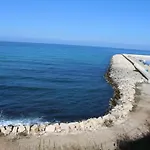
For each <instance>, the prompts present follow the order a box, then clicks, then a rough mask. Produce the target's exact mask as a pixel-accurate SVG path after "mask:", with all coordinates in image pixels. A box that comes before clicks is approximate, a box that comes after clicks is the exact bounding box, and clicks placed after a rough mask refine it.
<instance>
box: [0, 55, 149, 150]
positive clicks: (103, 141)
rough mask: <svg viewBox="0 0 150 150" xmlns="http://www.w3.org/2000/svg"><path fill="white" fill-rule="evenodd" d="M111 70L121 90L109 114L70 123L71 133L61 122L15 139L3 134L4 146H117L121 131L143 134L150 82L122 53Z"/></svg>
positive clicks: (110, 76) (114, 58)
mask: <svg viewBox="0 0 150 150" xmlns="http://www.w3.org/2000/svg"><path fill="white" fill-rule="evenodd" d="M109 71H110V72H109V78H110V79H111V81H113V82H112V83H111V84H112V85H113V87H114V88H115V90H119V94H120V96H119V97H116V96H114V99H113V101H115V103H116V104H117V105H116V106H115V107H113V108H112V109H111V110H110V112H109V113H108V114H107V115H105V116H104V117H99V118H92V119H88V120H86V121H83V122H79V123H78V122H77V123H76V124H78V125H79V126H78V127H77V125H76V127H75V125H74V124H69V125H68V126H70V125H72V128H69V132H68V133H66V132H61V125H59V126H58V125H57V130H56V132H51V133H50V132H46V133H45V132H44V134H43V135H40V134H36V136H27V137H24V138H23V137H22V138H20V139H17V140H15V141H13V142H11V140H10V141H9V142H8V139H10V138H11V136H10V137H7V139H6V138H1V141H0V143H1V145H2V146H3V149H4V148H5V147H6V148H5V149H7V150H9V149H10V150H11V149H16V150H17V149H19V148H20V149H22V150H24V149H38V148H39V145H40V146H41V147H43V145H44V147H47V146H48V147H54V145H56V146H57V147H59V146H62V145H78V146H79V145H80V146H81V147H84V146H86V147H90V146H91V145H93V144H94V145H95V144H97V145H99V146H100V147H101V146H102V147H103V148H104V149H108V148H109V149H114V148H115V146H114V143H115V142H116V139H118V136H119V135H121V134H124V133H127V134H128V135H130V136H137V135H139V134H141V131H142V132H143V131H145V130H146V126H145V121H146V120H148V119H149V110H150V107H149V101H148V99H149V98H150V94H149V93H148V90H147V89H148V88H150V85H149V84H137V83H143V82H146V81H147V80H146V79H145V78H144V77H143V76H142V75H141V74H140V73H139V72H137V71H136V70H135V68H134V66H133V65H132V64H131V63H130V62H129V61H128V60H126V59H125V58H124V57H123V56H122V55H115V56H113V58H112V60H111V66H110V69H109ZM139 91H141V92H139ZM135 93H136V94H135ZM133 106H134V109H133ZM135 106H136V107H135ZM132 110H133V111H132ZM129 112H130V113H129ZM81 125H82V126H81ZM55 129H56V128H55ZM67 130H68V128H67ZM57 131H59V132H57Z"/></svg>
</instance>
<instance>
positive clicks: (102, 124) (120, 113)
mask: <svg viewBox="0 0 150 150" xmlns="http://www.w3.org/2000/svg"><path fill="white" fill-rule="evenodd" d="M107 76H108V80H109V82H111V85H113V88H114V91H115V92H114V97H113V100H112V101H115V104H116V105H115V106H114V107H112V108H111V110H110V111H109V112H108V113H107V115H105V116H102V117H99V118H91V119H88V120H85V121H81V122H72V123H59V124H58V123H55V124H50V123H43V124H34V125H18V126H13V125H9V126H0V133H1V135H5V136H6V135H13V136H16V135H43V134H44V135H45V134H53V133H57V134H58V133H59V134H60V133H62V134H65V133H66V134H68V133H79V132H83V131H91V130H100V129H102V128H106V127H110V126H113V125H115V124H119V123H121V122H123V121H125V120H126V119H127V116H128V114H129V112H130V111H132V108H133V104H134V94H135V86H136V83H142V82H147V80H146V79H145V78H144V77H143V76H142V75H141V74H140V73H139V72H138V71H137V70H136V69H135V68H134V66H133V65H132V64H131V62H129V61H128V60H127V59H126V58H125V57H124V56H122V55H114V56H113V57H112V59H111V64H110V68H109V70H108V73H107ZM91 101H92V100H91Z"/></svg>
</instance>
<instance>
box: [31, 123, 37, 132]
mask: <svg viewBox="0 0 150 150" xmlns="http://www.w3.org/2000/svg"><path fill="white" fill-rule="evenodd" d="M38 132H39V126H38V125H37V124H34V125H33V126H31V134H37V133H38Z"/></svg>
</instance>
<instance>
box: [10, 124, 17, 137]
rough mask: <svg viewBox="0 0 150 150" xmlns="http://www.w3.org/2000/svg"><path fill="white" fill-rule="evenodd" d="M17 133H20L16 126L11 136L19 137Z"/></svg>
mask: <svg viewBox="0 0 150 150" xmlns="http://www.w3.org/2000/svg"><path fill="white" fill-rule="evenodd" d="M17 133H18V127H17V126H14V127H13V130H12V132H11V134H12V135H17Z"/></svg>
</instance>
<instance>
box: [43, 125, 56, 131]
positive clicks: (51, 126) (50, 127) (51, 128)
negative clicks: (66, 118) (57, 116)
mask: <svg viewBox="0 0 150 150" xmlns="http://www.w3.org/2000/svg"><path fill="white" fill-rule="evenodd" d="M55 129H56V127H55V125H48V126H47V127H46V129H45V131H46V132H47V133H52V132H55Z"/></svg>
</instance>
